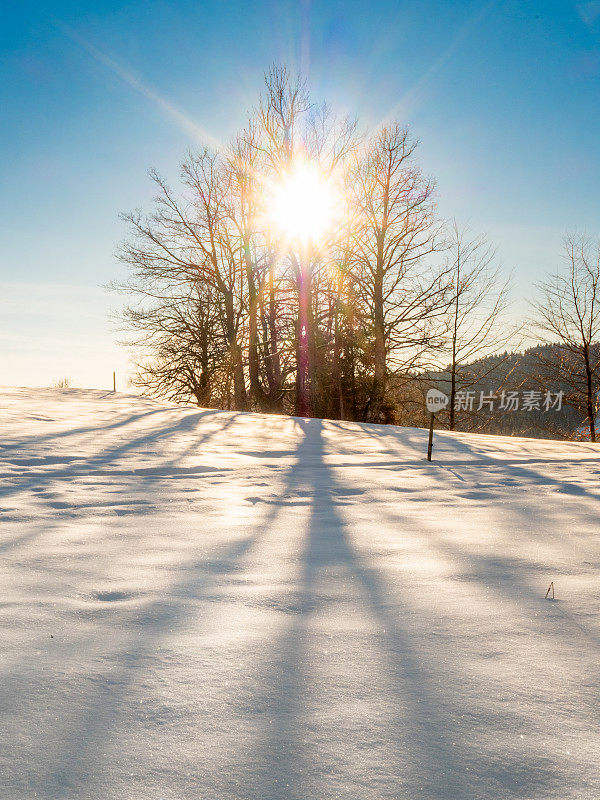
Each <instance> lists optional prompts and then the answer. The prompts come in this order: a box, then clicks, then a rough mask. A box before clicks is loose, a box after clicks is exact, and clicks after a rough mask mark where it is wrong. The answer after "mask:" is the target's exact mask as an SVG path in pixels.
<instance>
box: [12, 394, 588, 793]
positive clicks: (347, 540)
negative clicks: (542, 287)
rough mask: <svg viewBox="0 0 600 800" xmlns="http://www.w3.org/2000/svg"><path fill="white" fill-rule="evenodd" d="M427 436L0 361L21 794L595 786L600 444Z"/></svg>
mask: <svg viewBox="0 0 600 800" xmlns="http://www.w3.org/2000/svg"><path fill="white" fill-rule="evenodd" d="M426 441H427V432H426V431H424V430H419V429H413V428H394V427H384V426H371V425H358V424H352V423H347V422H333V421H322V420H316V419H314V420H301V419H297V418H284V417H278V416H261V415H257V414H243V413H235V412H222V411H213V410H199V409H196V408H183V407H177V406H173V405H167V404H160V403H158V402H154V401H152V400H147V399H144V398H140V397H134V396H129V395H123V394H112V393H110V394H107V393H105V392H101V391H92V390H62V391H61V390H50V389H49V390H31V389H0V474H1V481H0V521H1V525H0V531H1V536H0V621H1V627H0V634H1V641H0V654H1V656H0V658H1V660H0V674H1V680H0V717H1V719H0V723H1V724H0V798H2V800H30V798H44V800H46V799H51V800H63V799H64V800H87V799H88V798H89V800H170V799H171V798H175V799H176V800H184V799H186V800H187V798H194V799H196V798H197V799H198V800H329V799H330V798H331V799H332V800H333V798H344V799H345V800H364V799H365V798H366V799H368V800H384V798H385V800H388V799H391V798H394V799H396V798H397V799H398V800H400V799H402V800H404V799H405V798H406V799H407V800H413V798H426V800H430V799H435V800H437V798H444V800H462V799H463V798H464V799H465V800H467V799H468V800H478V799H479V798H481V799H482V800H484V799H485V800H488V799H489V800H492V799H493V800H504V798H540V800H542V799H543V800H553V799H554V798H556V800H558V799H559V798H560V800H568V798H582V799H583V798H585V799H586V800H594V798H600V767H599V764H598V762H599V760H600V733H599V730H600V726H599V705H598V696H599V692H600V673H599V664H598V661H599V654H600V579H599V572H600V533H599V511H600V500H599V498H600V486H599V478H600V449H599V447H598V446H595V445H591V444H588V443H573V444H570V443H562V442H551V441H538V440H533V439H518V438H503V437H495V436H478V435H467V434H450V433H436V435H435V443H434V461H433V463H431V464H429V463H428V462H427V461H426V460H425V451H426ZM550 581H553V582H554V587H555V599H554V600H552V599H548V600H546V599H544V595H545V592H546V589H547V588H548V586H549V583H550Z"/></svg>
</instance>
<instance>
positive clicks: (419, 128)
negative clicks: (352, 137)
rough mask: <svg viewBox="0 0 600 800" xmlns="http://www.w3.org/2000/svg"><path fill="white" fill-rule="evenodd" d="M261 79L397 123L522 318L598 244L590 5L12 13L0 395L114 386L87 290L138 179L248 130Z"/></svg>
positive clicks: (2, 126)
mask: <svg viewBox="0 0 600 800" xmlns="http://www.w3.org/2000/svg"><path fill="white" fill-rule="evenodd" d="M274 61H277V62H283V63H286V64H288V66H290V67H291V68H293V69H302V71H303V72H304V74H305V75H306V77H307V78H308V79H309V82H310V84H311V86H312V89H313V94H314V95H315V97H316V98H317V99H326V100H328V101H329V102H330V103H331V104H332V105H333V106H334V107H337V108H339V109H341V110H344V111H349V112H352V113H353V114H357V115H358V116H359V117H360V118H361V119H362V121H363V122H364V123H365V125H375V124H377V123H378V122H379V121H381V120H382V119H384V118H388V117H390V116H391V117H396V118H398V119H399V120H401V121H403V122H406V123H408V124H410V126H411V128H412V130H413V132H414V134H415V135H416V136H417V137H418V138H419V139H420V140H421V151H420V152H421V163H422V165H423V168H424V169H425V171H426V172H428V173H430V174H432V175H433V176H435V177H436V179H437V181H438V187H439V197H440V208H441V211H442V213H443V214H445V215H448V216H451V215H455V216H456V217H457V218H458V219H459V221H463V222H469V223H470V224H471V226H472V227H473V228H474V229H475V230H476V231H481V232H485V233H487V234H488V235H489V237H490V239H491V240H492V241H493V242H494V243H495V244H496V245H497V246H498V250H499V255H500V258H501V260H502V263H503V264H504V266H505V268H506V269H507V270H509V269H513V270H514V272H515V275H516V299H517V306H516V308H517V310H519V309H522V308H523V302H524V301H523V298H526V297H529V296H531V293H532V288H531V287H532V283H533V282H534V281H535V280H536V279H538V278H540V277H542V276H543V275H544V274H545V273H547V272H549V271H551V270H552V269H554V268H555V267H556V265H557V264H558V263H559V261H560V243H561V238H562V235H563V234H564V232H565V231H566V230H572V229H574V228H577V229H580V230H581V229H585V230H587V231H588V232H589V233H591V234H594V235H599V234H600V193H599V187H600V157H599V154H598V144H599V142H600V0H593V1H592V2H583V3H571V2H541V1H540V2H528V1H527V0H512V1H511V2H484V3H481V2H475V3H471V2H430V0H415V2H402V1H401V0H400V2H398V0H396V2H376V1H373V0H372V1H371V2H366V0H360V1H359V2H355V1H354V0H343V2H317V0H314V1H313V2H310V1H309V0H302V2H263V1H262V0H251V1H250V0H244V1H243V2H241V1H240V0H229V1H227V0H224V1H223V2H214V3H206V2H187V1H185V2H183V1H181V0H171V2H160V1H159V0H133V1H132V2H127V3H125V2H106V1H105V2H101V1H99V2H95V3H91V2H88V1H87V0H72V1H70V2H67V1H66V0H54V1H53V2H32V0H22V1H21V2H19V3H12V4H8V3H5V4H4V7H3V11H2V20H1V24H0V120H1V123H0V163H1V165H2V169H1V172H0V183H1V186H2V190H1V192H0V226H1V236H0V255H1V259H0V384H25V385H47V384H49V383H50V382H52V381H53V380H54V379H57V378H60V377H62V376H69V377H70V378H71V379H72V380H73V382H74V383H75V385H79V386H91V387H92V386H97V387H105V386H106V387H108V386H110V385H111V384H112V370H113V369H116V370H117V372H118V374H119V377H120V379H121V384H122V385H123V384H124V379H125V373H126V368H127V356H126V353H125V352H124V351H123V350H122V348H120V347H119V346H118V345H117V344H116V340H117V339H118V334H116V333H115V332H114V330H113V329H114V324H113V323H111V322H110V320H109V318H108V314H109V311H110V308H111V306H114V305H115V304H116V303H117V302H118V301H117V300H116V299H115V298H114V297H112V296H109V295H108V294H107V293H106V292H105V291H104V290H103V289H102V288H101V287H102V286H103V285H104V284H106V283H107V282H108V281H110V280H112V279H114V278H118V277H119V276H120V275H121V274H122V267H121V266H120V265H119V264H118V263H117V262H116V260H115V258H114V251H115V247H116V244H117V243H118V242H119V240H120V239H121V238H123V235H124V232H125V231H124V228H123V225H122V223H121V222H120V221H119V219H118V212H119V211H126V210H131V209H132V208H136V207H140V206H141V207H148V205H149V202H150V199H151V196H152V189H151V186H150V183H149V181H148V178H147V170H148V168H150V167H156V168H158V169H159V171H161V172H163V173H164V174H165V175H167V176H168V177H170V178H172V179H175V177H176V174H177V163H178V160H179V159H180V157H181V156H182V155H183V153H184V151H185V150H186V149H187V148H188V147H189V146H190V145H192V146H193V145H194V144H196V143H200V142H201V140H202V137H203V136H208V137H213V138H216V139H219V140H226V139H227V138H228V137H229V136H230V135H231V134H232V133H233V132H234V131H235V130H236V129H237V128H238V127H239V126H240V125H241V124H243V121H244V116H245V112H246V111H247V110H248V109H249V108H250V107H251V106H252V105H253V104H254V102H255V100H256V98H257V95H258V92H259V91H260V86H261V82H262V76H263V73H264V71H265V70H266V69H267V68H268V66H269V65H270V64H271V63H272V62H274ZM123 388H124V387H123Z"/></svg>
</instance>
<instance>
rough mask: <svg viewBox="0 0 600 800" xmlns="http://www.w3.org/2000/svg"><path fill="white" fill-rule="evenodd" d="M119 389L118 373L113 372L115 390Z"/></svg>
mask: <svg viewBox="0 0 600 800" xmlns="http://www.w3.org/2000/svg"><path fill="white" fill-rule="evenodd" d="M116 391H117V373H116V372H113V392H116Z"/></svg>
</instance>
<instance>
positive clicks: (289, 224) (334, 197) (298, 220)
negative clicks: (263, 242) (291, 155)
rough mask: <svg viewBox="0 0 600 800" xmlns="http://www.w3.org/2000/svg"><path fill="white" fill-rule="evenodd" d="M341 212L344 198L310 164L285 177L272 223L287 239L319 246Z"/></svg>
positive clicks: (271, 212) (271, 208)
mask: <svg viewBox="0 0 600 800" xmlns="http://www.w3.org/2000/svg"><path fill="white" fill-rule="evenodd" d="M339 208H340V196H339V193H338V192H337V191H336V189H335V187H334V186H333V184H332V183H331V181H329V180H327V179H326V178H324V177H323V176H322V175H321V174H320V173H319V171H318V170H317V169H316V168H315V167H312V166H308V165H306V164H302V165H297V166H296V167H294V169H293V170H292V171H291V172H289V173H287V174H286V175H284V176H282V178H281V181H280V182H279V183H278V184H277V185H276V186H275V188H274V190H273V194H272V197H271V200H270V204H269V219H270V222H271V223H272V224H273V226H274V227H275V228H276V229H277V230H278V231H279V233H280V234H282V235H283V236H285V238H286V239H289V240H293V241H296V242H298V243H299V244H303V245H305V244H309V243H312V244H318V243H319V242H320V241H321V240H322V239H323V237H324V236H325V234H326V233H327V231H328V230H329V229H330V227H331V225H332V223H333V222H334V220H335V218H336V217H337V216H338V213H339Z"/></svg>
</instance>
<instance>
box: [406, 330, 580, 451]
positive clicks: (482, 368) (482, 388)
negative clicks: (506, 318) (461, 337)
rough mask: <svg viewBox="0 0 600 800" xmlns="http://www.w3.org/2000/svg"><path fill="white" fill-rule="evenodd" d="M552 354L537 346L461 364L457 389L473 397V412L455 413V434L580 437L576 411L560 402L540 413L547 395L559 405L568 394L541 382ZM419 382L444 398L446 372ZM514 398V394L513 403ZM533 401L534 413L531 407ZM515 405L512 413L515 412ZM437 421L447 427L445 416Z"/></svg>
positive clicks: (465, 401)
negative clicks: (433, 387)
mask: <svg viewBox="0 0 600 800" xmlns="http://www.w3.org/2000/svg"><path fill="white" fill-rule="evenodd" d="M556 349H557V347H556V346H555V345H537V346H535V347H530V348H528V349H527V350H525V351H523V352H504V353H502V354H499V355H495V356H488V357H486V358H482V359H478V360H476V361H473V362H472V363H470V364H466V365H463V366H462V367H461V370H460V373H461V377H460V379H459V380H458V386H459V389H461V388H462V389H463V391H465V392H472V393H474V394H473V397H472V401H473V408H472V410H468V411H465V410H460V411H457V417H456V429H457V430H461V431H470V430H477V431H481V432H485V433H494V434H502V435H505V436H531V437H541V438H557V439H574V438H575V439H576V438H585V434H584V425H583V422H584V420H583V417H582V415H581V414H580V413H579V412H578V411H576V410H575V409H573V408H570V407H569V406H567V405H565V403H564V402H562V407H561V408H560V410H558V409H557V408H549V409H548V410H545V409H544V403H545V401H546V393H547V392H550V393H551V395H552V397H551V400H552V401H553V402H554V403H555V404H556V405H559V404H560V401H559V400H558V398H557V395H558V393H560V392H563V393H564V395H566V394H567V390H568V387H567V386H566V385H565V384H562V383H560V382H557V381H549V380H547V379H546V378H545V377H544V370H543V365H542V364H543V359H544V358H548V357H549V356H550V355H552V353H553V351H555V350H556ZM419 377H420V378H421V379H422V380H423V382H424V383H425V384H429V385H435V386H437V388H439V389H441V391H443V392H446V393H447V394H449V393H450V374H449V372H448V370H440V371H438V372H427V373H423V374H422V375H421V376H419ZM482 393H483V404H482V403H481V400H482V397H481V395H482ZM503 393H504V395H503ZM509 393H513V394H512V395H511V394H509ZM514 393H516V394H517V397H516V398H515V396H514ZM492 396H493V397H492ZM494 398H495V399H494ZM511 399H512V403H511ZM563 400H564V398H563ZM502 401H504V406H505V407H509V408H510V406H511V405H512V406H513V407H512V408H510V410H507V408H501V407H500V406H501V404H502ZM468 402H470V398H467V397H464V399H463V402H462V403H461V405H463V406H464V405H467V404H468ZM538 402H539V409H538V408H536V406H537V404H538ZM546 402H547V401H546ZM517 403H518V408H515V407H514V406H515V405H516V404H517ZM480 404H482V408H481V409H480V408H479V405H480ZM490 406H493V408H491V407H490ZM438 416H439V421H440V423H441V424H442V425H443V426H447V423H448V414H447V413H444V414H439V415H438Z"/></svg>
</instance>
